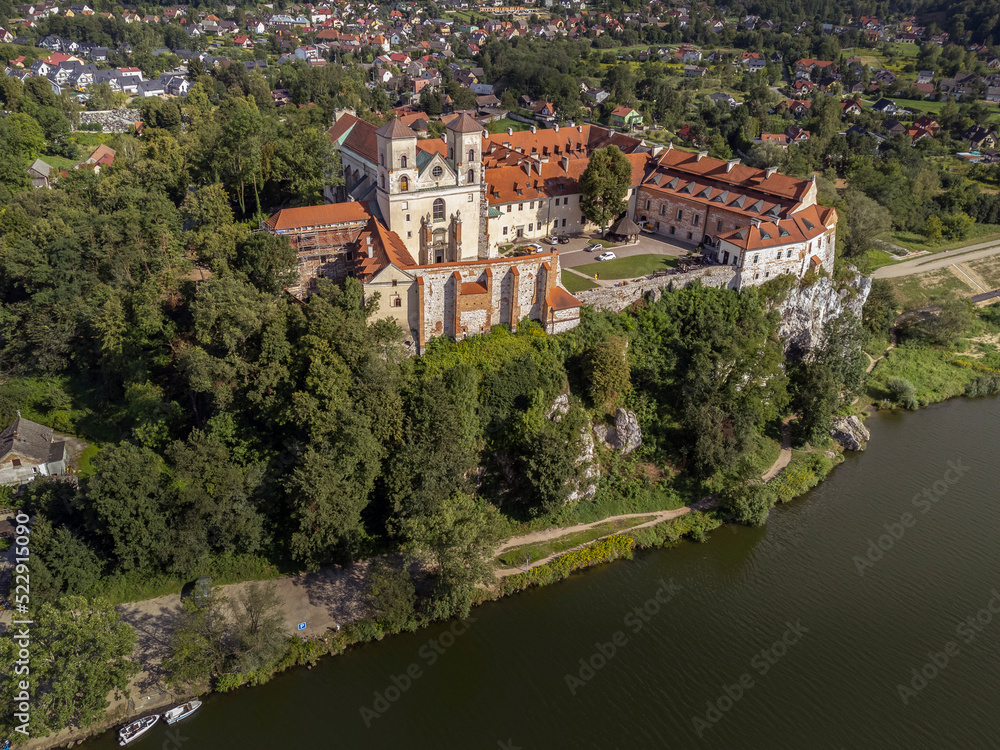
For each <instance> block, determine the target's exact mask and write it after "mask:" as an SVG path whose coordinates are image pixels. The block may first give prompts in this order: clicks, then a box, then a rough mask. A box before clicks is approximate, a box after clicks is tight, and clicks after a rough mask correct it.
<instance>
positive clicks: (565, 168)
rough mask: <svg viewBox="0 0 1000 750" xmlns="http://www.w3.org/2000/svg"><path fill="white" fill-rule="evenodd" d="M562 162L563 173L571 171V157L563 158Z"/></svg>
mask: <svg viewBox="0 0 1000 750" xmlns="http://www.w3.org/2000/svg"><path fill="white" fill-rule="evenodd" d="M560 162H561V163H562V168H563V171H564V172H568V171H569V157H568V156H563V158H562V159H561V160H560Z"/></svg>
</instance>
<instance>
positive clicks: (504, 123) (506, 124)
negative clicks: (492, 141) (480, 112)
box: [486, 117, 531, 133]
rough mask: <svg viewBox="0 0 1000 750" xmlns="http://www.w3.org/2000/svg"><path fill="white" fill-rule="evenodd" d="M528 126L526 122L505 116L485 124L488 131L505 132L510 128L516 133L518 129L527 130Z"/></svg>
mask: <svg viewBox="0 0 1000 750" xmlns="http://www.w3.org/2000/svg"><path fill="white" fill-rule="evenodd" d="M530 127H531V126H530V125H528V124H527V123H523V122H517V120H511V119H509V118H507V117H505V118H503V119H502V120H495V121H494V122H490V123H487V124H486V130H488V131H489V132H490V133H506V132H507V128H511V129H512V130H513V131H514V132H515V133H516V132H517V131H519V130H527V129H528V128H530Z"/></svg>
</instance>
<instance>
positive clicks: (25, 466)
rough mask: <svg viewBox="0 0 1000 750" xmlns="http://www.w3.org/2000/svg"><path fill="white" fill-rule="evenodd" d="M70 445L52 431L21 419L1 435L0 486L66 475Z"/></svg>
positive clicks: (0, 433) (15, 421)
mask: <svg viewBox="0 0 1000 750" xmlns="http://www.w3.org/2000/svg"><path fill="white" fill-rule="evenodd" d="M66 465H67V452H66V443H65V442H63V441H61V440H59V441H57V440H56V439H55V433H53V432H52V429H51V428H49V427H45V426H44V425H40V424H38V423H37V422H32V421H31V420H30V419H24V418H23V417H21V416H20V415H18V417H17V419H15V420H14V422H13V423H12V424H11V425H10V426H9V427H7V429H5V430H4V431H3V432H0V485H7V486H12V485H20V484H25V483H27V482H30V481H31V480H32V479H34V478H35V477H38V476H43V477H44V476H51V475H56V474H65V473H66Z"/></svg>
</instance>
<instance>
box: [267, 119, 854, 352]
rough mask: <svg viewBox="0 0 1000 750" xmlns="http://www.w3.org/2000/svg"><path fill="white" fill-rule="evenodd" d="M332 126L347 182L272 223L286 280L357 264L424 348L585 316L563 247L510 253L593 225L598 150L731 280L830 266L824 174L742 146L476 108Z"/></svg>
mask: <svg viewBox="0 0 1000 750" xmlns="http://www.w3.org/2000/svg"><path fill="white" fill-rule="evenodd" d="M329 136H330V138H331V139H332V141H333V143H334V145H335V146H336V147H337V148H338V149H339V151H340V156H341V164H342V168H343V177H344V181H343V186H342V187H340V188H337V189H336V190H328V195H327V199H328V200H329V201H330V202H329V203H327V204H326V205H322V206H311V207H306V208H287V209H282V210H280V211H278V212H277V213H275V214H274V215H272V216H271V217H270V218H269V219H267V220H266V221H265V222H264V223H263V228H264V229H267V230H268V231H271V232H274V233H276V234H281V235H284V236H287V237H288V239H289V241H290V243H291V244H292V246H293V247H294V248H295V250H296V252H297V255H298V270H299V278H298V282H297V284H296V285H295V286H294V287H293V288H291V289H290V291H291V292H292V293H293V294H295V295H296V296H297V297H300V298H304V297H305V296H307V295H308V294H309V293H310V291H311V290H312V289H314V288H315V285H316V279H317V278H318V277H321V276H322V277H326V278H330V279H332V280H334V281H340V280H343V279H344V278H346V277H347V276H354V277H355V278H357V279H358V280H359V281H361V283H362V285H363V287H364V290H365V293H366V295H373V294H374V293H375V292H378V293H379V300H380V302H379V305H380V310H379V312H378V317H392V318H394V319H395V320H397V321H398V322H399V324H400V326H401V327H402V328H403V330H404V331H406V332H407V334H408V341H407V343H408V345H410V346H411V347H413V350H414V351H416V352H418V353H420V352H422V351H423V349H424V347H425V346H426V344H427V341H428V340H429V339H431V338H433V337H435V336H441V335H447V336H452V337H454V338H455V339H456V340H461V339H462V338H464V337H465V336H468V335H474V334H479V333H484V332H486V331H489V330H490V328H491V327H492V326H494V325H496V324H498V323H506V324H507V325H509V326H510V327H511V328H512V329H516V327H517V323H518V321H519V320H522V319H523V318H525V317H528V318H531V319H533V320H537V321H539V322H540V323H541V324H542V325H543V326H544V328H545V330H546V331H547V332H549V333H558V332H560V331H564V330H568V329H570V328H573V327H574V326H576V325H577V324H578V323H579V319H580V307H581V302H580V301H579V300H578V299H577V298H576V297H574V296H573V295H572V294H570V293H569V292H568V291H566V290H565V289H564V288H563V287H562V286H561V284H560V278H559V275H560V267H559V253H558V251H557V250H556V249H555V248H553V249H552V250H550V251H543V252H539V253H535V254H530V255H522V256H519V257H515V256H513V255H501V248H506V247H507V246H510V245H513V244H514V243H516V242H518V241H522V240H530V239H536V238H541V237H545V236H548V235H551V234H553V233H559V234H563V233H570V234H573V233H579V232H582V231H585V230H589V229H594V228H595V227H593V226H591V225H588V222H587V220H586V219H585V218H584V217H583V215H582V213H581V210H580V200H581V193H580V187H579V179H580V177H581V175H582V174H583V172H584V170H585V169H586V168H587V164H588V162H589V159H590V155H591V154H592V153H593V151H594V150H595V149H598V148H602V147H605V146H608V145H612V146H615V147H617V148H619V149H620V150H621V151H622V153H623V154H624V155H625V157H626V159H627V160H628V161H629V163H630V164H631V166H632V185H631V188H630V190H629V194H628V211H627V216H628V217H629V218H631V219H632V220H633V221H635V222H636V223H638V224H640V225H641V226H643V227H644V228H645V230H646V231H647V232H649V233H650V234H652V235H654V236H660V237H662V238H663V239H665V240H668V241H675V242H677V243H679V244H681V245H689V246H692V247H693V246H696V245H702V246H703V248H704V253H705V254H706V255H707V256H708V257H710V258H711V259H712V260H713V261H714V262H716V263H718V264H719V265H723V266H730V267H732V271H733V276H732V281H731V282H730V285H731V286H733V287H734V288H737V289H739V288H742V287H743V286H746V285H754V284H761V283H763V282H765V281H766V280H767V279H769V278H771V277H773V276H776V275H779V274H785V273H792V274H796V275H798V276H802V275H803V274H805V273H806V272H807V271H808V270H809V269H811V268H816V267H823V268H826V269H827V270H832V269H833V259H834V247H835V244H836V229H837V213H836V211H835V210H833V209H831V208H824V207H823V206H820V205H818V204H817V203H816V183H815V180H803V179H798V178H794V177H790V176H787V175H783V174H780V173H778V172H777V171H775V170H773V169H754V168H751V167H747V166H744V165H742V164H740V162H739V160H738V159H733V160H730V161H728V162H727V161H720V160H718V159H713V158H710V157H709V156H708V155H707V153H705V152H701V153H692V152H687V151H681V150H679V149H673V148H670V147H668V148H666V149H663V148H660V147H653V148H651V147H650V146H647V145H645V144H644V143H643V142H642V141H641V140H640V139H638V138H634V137H632V136H630V135H626V134H622V133H618V132H615V131H613V130H609V129H606V128H602V127H599V126H596V125H578V126H575V127H562V128H560V127H559V126H554V127H552V128H551V129H541V130H538V129H536V128H534V127H533V128H531V129H530V130H526V131H522V132H516V133H515V132H512V131H510V130H508V131H507V132H506V133H501V134H489V133H488V132H486V131H484V130H483V126H482V125H481V124H480V123H478V122H477V121H476V120H475V119H473V118H472V117H470V116H469V115H467V114H462V115H459V116H456V117H454V118H452V119H451V120H449V121H448V123H447V125H446V132H445V135H444V137H443V138H440V139H438V138H434V139H418V138H417V135H416V133H415V132H414V131H413V130H411V129H410V128H408V127H407V126H406V125H404V124H403V123H401V122H400V121H399V120H391V121H390V122H388V123H387V124H385V125H383V126H382V127H381V128H377V129H376V128H375V126H373V125H371V124H369V123H368V122H365V121H364V120H361V119H359V118H357V117H356V116H355V115H354V114H353V113H350V112H339V113H338V115H337V117H336V120H335V122H334V124H333V127H332V128H331V129H330V130H329Z"/></svg>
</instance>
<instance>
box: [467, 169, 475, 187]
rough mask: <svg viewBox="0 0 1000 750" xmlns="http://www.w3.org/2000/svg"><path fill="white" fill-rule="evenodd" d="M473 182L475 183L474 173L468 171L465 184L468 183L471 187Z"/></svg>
mask: <svg viewBox="0 0 1000 750" xmlns="http://www.w3.org/2000/svg"><path fill="white" fill-rule="evenodd" d="M475 181H476V173H475V172H474V171H473V170H471V169H470V170H469V174H468V176H467V177H466V182H468V183H469V184H470V185H471V184H472V183H473V182H475Z"/></svg>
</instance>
